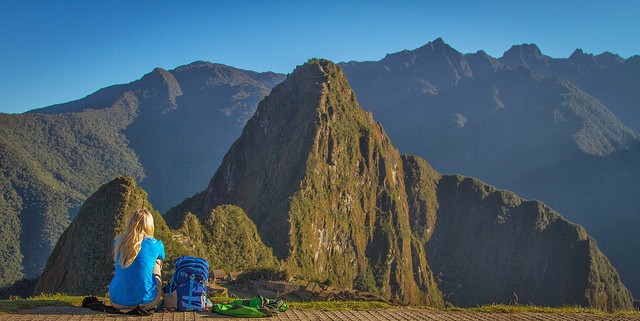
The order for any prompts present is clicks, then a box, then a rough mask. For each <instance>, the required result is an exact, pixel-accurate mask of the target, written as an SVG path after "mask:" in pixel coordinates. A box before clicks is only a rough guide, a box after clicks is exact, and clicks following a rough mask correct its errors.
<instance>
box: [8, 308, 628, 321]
mask: <svg viewBox="0 0 640 321" xmlns="http://www.w3.org/2000/svg"><path fill="white" fill-rule="evenodd" d="M5 320H6V321H8V320H15V321H63V320H70V321H120V320H130V321H133V320H136V321H192V320H216V321H217V320H220V321H223V320H234V321H238V320H242V319H241V318H229V317H225V316H222V315H218V314H214V313H209V312H199V313H195V312H182V313H181V312H174V313H155V314H153V315H152V316H148V317H136V316H122V315H113V314H106V313H101V312H96V311H92V310H88V309H83V308H72V307H51V308H39V309H33V310H28V311H21V312H20V313H19V314H8V315H0V321H5ZM254 320H271V321H278V320H296V321H312V320H313V321H316V320H317V321H342V320H356V321H387V320H388V321H402V320H418V321H421V320H424V321H462V320H464V321H466V320H497V321H502V320H505V321H506V320H509V321H510V320H523V321H534V320H549V321H566V320H586V321H591V320H640V316H619V317H613V316H598V315H594V314H549V313H484V312H473V311H440V310H424V309H407V308H403V309H384V310H372V311H315V310H289V311H287V312H284V313H281V314H279V315H277V316H275V317H271V318H259V319H254Z"/></svg>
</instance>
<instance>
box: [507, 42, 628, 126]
mask: <svg viewBox="0 0 640 321" xmlns="http://www.w3.org/2000/svg"><path fill="white" fill-rule="evenodd" d="M499 61H500V62H502V63H503V64H505V65H507V66H510V67H516V66H525V67H527V68H529V69H531V70H533V71H535V72H536V73H538V74H540V75H543V76H545V77H560V78H566V79H568V80H569V81H571V82H572V83H574V84H576V85H577V86H578V87H580V88H581V89H583V90H584V91H586V92H588V93H589V94H590V95H593V96H594V97H596V98H598V100H600V101H601V102H602V103H603V104H604V105H605V106H607V107H608V108H609V109H610V110H611V111H612V112H613V113H614V114H615V115H616V116H617V118H619V119H620V120H621V121H622V122H623V123H625V125H627V126H629V127H631V128H633V129H634V130H636V131H638V130H640V109H639V108H638V106H639V105H640V81H638V75H640V56H637V55H636V56H633V57H630V58H628V59H623V58H622V57H620V56H618V55H616V54H612V53H610V52H603V53H601V54H599V55H593V54H589V53H585V52H584V51H582V50H581V49H576V50H575V51H574V52H573V54H571V56H570V57H569V58H566V59H558V58H551V57H549V56H546V55H544V54H542V52H541V51H540V49H539V48H538V46H536V45H535V44H522V45H515V46H513V47H511V49H509V50H508V51H506V52H505V53H504V55H503V56H502V57H501V58H500V59H499Z"/></svg>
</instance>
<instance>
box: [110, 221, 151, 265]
mask: <svg viewBox="0 0 640 321" xmlns="http://www.w3.org/2000/svg"><path fill="white" fill-rule="evenodd" d="M153 232H154V227H153V216H152V215H151V212H149V211H148V210H146V209H139V210H137V211H135V212H133V215H131V218H130V219H129V222H128V223H127V227H125V230H124V234H122V235H120V236H118V237H117V238H116V245H115V246H114V247H113V260H114V261H116V263H117V264H120V266H121V267H123V268H126V267H128V266H129V265H131V263H133V260H135V259H136V257H137V256H138V253H140V249H141V248H142V240H144V238H145V237H153ZM118 254H120V259H119V260H118Z"/></svg>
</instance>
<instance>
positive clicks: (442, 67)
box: [0, 39, 640, 293]
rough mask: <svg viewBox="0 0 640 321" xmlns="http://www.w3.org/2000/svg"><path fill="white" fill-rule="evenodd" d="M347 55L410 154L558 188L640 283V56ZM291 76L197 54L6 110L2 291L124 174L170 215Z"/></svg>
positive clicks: (532, 50) (547, 198)
mask: <svg viewBox="0 0 640 321" xmlns="http://www.w3.org/2000/svg"><path fill="white" fill-rule="evenodd" d="M339 65H340V66H341V67H342V68H343V69H344V72H345V74H346V76H347V78H348V80H349V83H350V85H351V86H352V88H353V91H354V92H355V94H356V96H357V98H358V101H359V102H360V104H361V105H362V106H363V107H364V108H365V109H367V110H370V111H372V113H373V116H374V117H375V119H376V120H377V121H380V122H381V123H382V124H383V125H384V129H385V131H386V133H388V134H389V136H390V139H391V141H393V143H394V146H397V147H398V148H399V150H400V151H401V152H403V153H412V154H416V155H419V156H420V157H421V158H424V159H426V160H428V161H429V163H430V164H431V165H432V166H433V167H434V168H435V169H437V170H438V171H439V172H443V173H461V174H464V175H467V176H472V177H478V178H480V179H482V180H483V181H486V182H488V183H491V184H492V185H496V186H498V187H499V188H507V189H510V190H513V191H515V192H516V193H518V194H519V195H521V196H523V197H525V198H528V199H540V200H542V201H543V202H545V203H546V204H548V205H550V206H551V207H553V208H554V209H556V210H558V211H559V212H560V213H562V214H563V215H564V216H566V217H567V218H568V219H570V220H572V221H575V222H577V223H580V224H582V225H584V226H585V227H586V228H587V230H588V231H589V232H590V234H592V235H594V237H595V238H596V239H597V240H598V242H599V245H600V247H601V248H602V249H603V251H604V253H605V254H607V255H608V256H609V257H610V259H611V261H612V263H613V265H614V266H615V267H616V268H617V269H618V271H619V272H620V274H621V276H622V280H623V281H624V282H625V284H627V285H628V286H629V287H630V289H631V290H632V291H634V292H635V293H639V292H640V259H638V258H637V255H636V253H638V252H639V251H640V237H639V236H638V234H637V233H636V228H635V227H637V226H638V224H640V198H639V197H638V195H639V193H638V192H639V188H638V186H637V184H635V182H637V181H638V179H640V168H639V167H638V166H637V165H636V164H639V161H640V147H639V137H640V135H639V134H638V133H637V132H636V131H637V130H638V128H639V127H640V121H639V119H640V116H638V113H639V109H638V106H639V102H640V91H639V90H638V89H639V86H640V81H639V79H640V76H639V75H640V72H639V70H640V59H639V58H638V56H634V57H631V58H628V59H623V58H621V57H618V56H616V55H613V54H610V53H604V54H601V55H597V56H593V55H589V54H585V53H583V52H582V51H580V50H577V51H576V52H575V53H574V54H573V55H572V56H571V57H570V58H568V59H556V58H551V57H548V56H545V55H543V54H542V53H541V52H540V50H539V49H538V48H537V47H536V46H535V45H520V46H514V47H513V48H512V49H510V50H509V51H508V52H506V53H505V54H504V56H503V57H502V58H498V59H496V58H493V57H490V56H488V55H487V54H486V53H484V52H482V51H480V52H477V53H475V54H462V53H459V52H458V51H456V50H455V49H453V48H451V47H450V46H448V45H447V44H446V43H445V42H444V41H443V40H442V39H437V40H435V41H433V42H430V43H428V44H427V45H425V46H423V47H421V48H418V49H416V50H412V51H409V50H405V51H402V52H398V53H394V54H390V55H387V57H385V58H384V59H382V60H380V61H377V62H349V63H341V64H339ZM284 78H285V75H281V74H275V73H256V72H252V71H244V70H239V69H235V68H232V67H228V66H223V65H219V64H212V63H207V62H195V63H192V64H189V65H186V66H182V67H179V68H176V69H174V70H170V71H166V70H163V69H160V68H158V69H155V70H153V71H152V72H151V73H149V74H147V75H145V76H144V77H142V79H140V80H137V81H134V82H132V83H129V84H124V85H116V86H112V87H108V88H105V89H102V90H99V91H97V92H96V93H94V94H91V95H89V96H87V97H85V98H83V99H80V100H77V101H73V102H69V103H65V104H60V105H54V106H50V107H46V108H42V109H38V110H34V111H31V112H29V113H25V114H21V115H6V114H0V164H1V166H0V188H1V189H0V190H1V191H2V197H0V241H1V242H0V289H1V288H3V287H6V286H10V285H11V284H13V283H15V282H16V281H17V280H19V279H21V278H22V277H23V276H26V277H29V278H33V277H37V276H38V275H40V273H41V271H42V269H43V267H44V264H45V262H46V258H47V256H48V255H49V253H50V252H51V250H52V249H53V247H54V245H55V244H56V240H57V239H58V237H59V235H61V233H62V232H63V230H64V229H65V228H66V227H67V226H68V224H69V222H70V221H71V220H72V219H73V218H74V217H75V215H76V213H78V210H79V208H80V206H81V204H82V202H83V201H84V200H85V199H86V198H87V197H88V196H89V195H91V194H92V193H93V192H94V191H95V190H96V189H97V188H98V187H99V186H100V185H102V184H105V183H106V182H109V181H110V180H112V179H113V178H114V177H116V176H119V175H128V176H131V177H133V178H134V179H135V180H137V181H139V182H140V186H141V187H142V188H144V189H145V190H146V191H147V192H148V193H149V200H150V202H151V203H152V204H154V205H155V206H156V208H157V209H158V210H160V211H161V212H165V211H167V210H168V209H169V208H171V207H172V206H176V204H178V203H180V202H181V201H182V200H184V199H185V198H186V197H189V196H191V195H194V194H195V193H197V192H199V191H201V190H202V189H204V188H205V187H206V186H207V183H208V182H209V179H210V178H211V176H212V175H213V173H214V172H215V170H216V169H217V168H218V166H219V165H220V164H221V163H222V160H223V156H224V154H225V153H226V152H227V151H228V150H229V148H230V147H231V145H232V143H233V142H234V140H236V139H237V138H238V137H239V136H240V134H241V132H242V128H243V126H244V124H245V123H246V122H247V120H248V119H249V118H250V117H251V116H252V115H253V112H254V110H255V108H256V106H257V104H258V102H259V101H260V100H261V99H262V98H263V97H264V96H266V95H267V94H268V93H269V91H270V90H271V88H272V87H273V86H275V85H276V84H278V83H280V82H281V81H282V80H283V79H284ZM279 117H285V118H286V117H289V115H281V116H279ZM287 119H288V118H287ZM266 156H267V155H266ZM266 156H265V157H266ZM282 161H284V160H282ZM278 163H279V162H278ZM288 175H289V174H288ZM290 175H293V173H291V174H290ZM203 210H204V209H203ZM247 214H248V215H250V216H251V215H252V214H250V212H249V211H247ZM167 219H168V220H169V223H170V224H177V223H178V221H174V220H176V219H175V218H171V217H167ZM262 219H265V218H261V219H260V220H262ZM261 224H262V221H256V225H257V226H258V227H259V229H260V226H261ZM280 237H283V236H280ZM265 243H267V244H274V243H272V240H270V239H265ZM274 250H275V254H276V255H277V256H278V257H281V258H282V257H284V256H283V255H284V254H283V253H281V252H278V251H281V250H278V249H274ZM285 254H286V253H285ZM434 262H435V261H434ZM434 262H432V263H430V264H434ZM432 268H433V266H432ZM16 271H21V272H16ZM425 284H427V283H425ZM0 292H1V291H0Z"/></svg>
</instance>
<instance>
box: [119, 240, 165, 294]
mask: <svg viewBox="0 0 640 321" xmlns="http://www.w3.org/2000/svg"><path fill="white" fill-rule="evenodd" d="M114 245H115V244H114ZM164 257H165V254H164V244H162V241H160V240H156V239H154V238H152V237H147V238H145V239H144V240H142V245H141V248H140V253H138V256H137V257H136V258H135V260H133V263H131V265H129V266H128V267H127V268H123V267H122V266H120V264H119V263H118V262H117V260H116V274H115V275H114V276H113V280H111V285H110V286H109V298H110V299H111V302H115V303H117V304H119V305H125V306H136V305H138V304H146V303H149V302H151V301H153V299H155V297H156V295H157V291H158V290H157V288H156V282H155V281H154V279H153V267H154V265H155V264H156V259H160V260H164ZM119 258H120V255H119V254H118V259H119Z"/></svg>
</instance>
